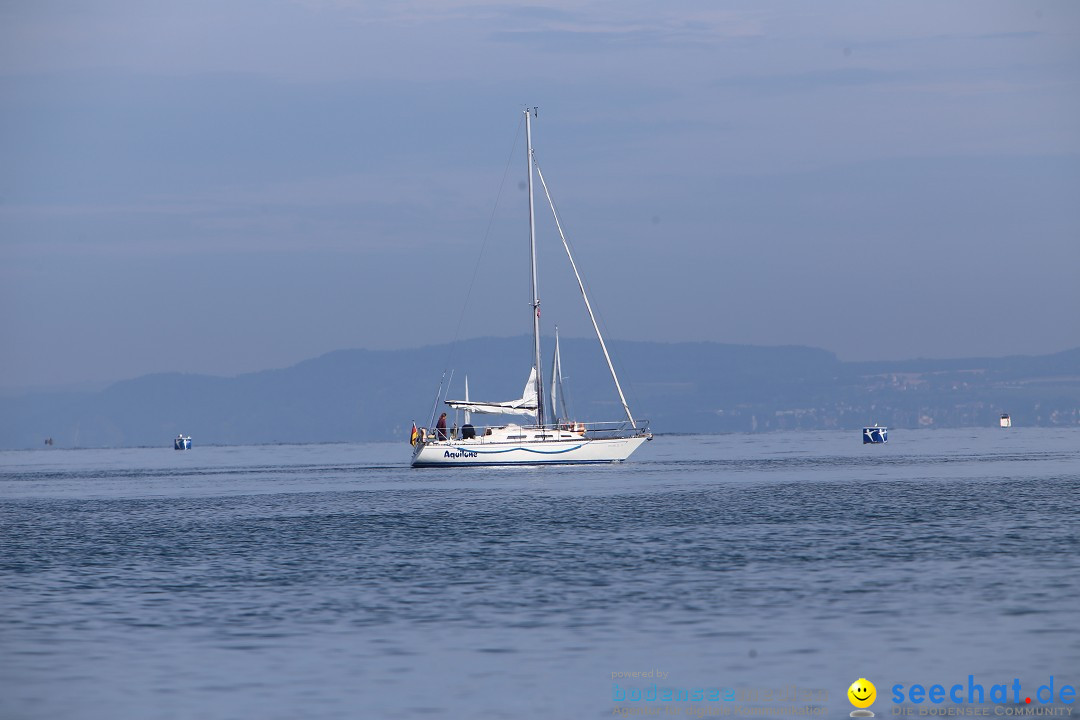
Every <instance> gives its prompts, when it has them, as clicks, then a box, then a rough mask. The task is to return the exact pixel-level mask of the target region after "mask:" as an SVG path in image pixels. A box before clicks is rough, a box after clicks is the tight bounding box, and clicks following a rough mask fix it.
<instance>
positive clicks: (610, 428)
mask: <svg viewBox="0 0 1080 720" xmlns="http://www.w3.org/2000/svg"><path fill="white" fill-rule="evenodd" d="M506 427H507V425H506V424H505V423H504V424H501V425H472V431H473V435H472V437H468V438H467V437H464V434H463V432H464V426H461V427H457V426H455V427H449V428H446V430H444V431H443V432H444V434H445V437H440V436H439V431H438V429H437V428H423V429H422V430H421V435H422V438H423V441H424V442H454V441H457V440H470V441H472V442H480V443H481V444H483V443H485V442H506V441H507V440H525V439H529V440H535V439H537V436H538V435H539V436H541V437H540V438H539V439H540V440H561V439H564V438H561V437H559V436H560V435H561V434H562V433H564V432H569V433H573V434H580V435H581V437H583V438H589V439H594V440H595V439H601V438H608V439H610V438H622V437H635V436H637V435H649V434H650V432H649V422H648V421H647V420H646V421H644V422H639V423H638V424H637V425H636V426H634V425H631V424H630V423H629V422H628V421H626V420H623V421H621V422H619V421H609V422H604V421H600V422H572V421H560V422H558V423H553V424H551V425H544V426H540V425H521V426H519V427H520V428H521V432H522V437H520V438H518V437H514V436H510V437H507V436H506V435H503V434H501V433H500V434H498V435H493V434H492V433H493V432H494V431H496V430H505V429H506ZM489 431H491V432H489Z"/></svg>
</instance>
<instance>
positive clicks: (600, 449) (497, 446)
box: [412, 435, 652, 467]
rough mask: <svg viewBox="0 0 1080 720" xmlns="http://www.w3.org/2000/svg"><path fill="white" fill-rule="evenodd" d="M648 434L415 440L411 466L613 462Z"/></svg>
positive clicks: (622, 457) (646, 437)
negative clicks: (513, 439)
mask: <svg viewBox="0 0 1080 720" xmlns="http://www.w3.org/2000/svg"><path fill="white" fill-rule="evenodd" d="M651 437H652V436H651V435H634V436H631V437H620V438H578V439H573V440H542V441H537V440H533V441H512V442H484V441H480V440H471V441H470V440H449V441H446V440H440V441H435V442H427V443H423V442H420V443H417V444H416V447H415V448H414V450H413V459H412V466H413V467H439V466H456V467H462V466H465V467H468V466H482V465H564V464H575V463H614V462H622V461H623V460H626V459H627V458H628V457H630V455H631V453H633V452H634V451H635V450H637V449H638V448H639V447H640V446H641V444H642V443H643V442H645V441H646V440H648V439H651Z"/></svg>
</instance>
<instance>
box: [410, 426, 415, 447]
mask: <svg viewBox="0 0 1080 720" xmlns="http://www.w3.org/2000/svg"><path fill="white" fill-rule="evenodd" d="M409 444H410V445H415V444H416V423H413V424H412V433H411V434H410V435H409Z"/></svg>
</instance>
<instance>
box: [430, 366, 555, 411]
mask: <svg viewBox="0 0 1080 720" xmlns="http://www.w3.org/2000/svg"><path fill="white" fill-rule="evenodd" d="M446 404H447V405H449V406H450V407H452V408H454V409H455V410H464V411H466V412H474V413H481V414H486V415H535V414H536V368H535V367H534V368H533V369H532V371H531V372H529V382H527V383H525V391H524V392H523V393H522V395H521V399H520V400H508V401H506V402H483V401H480V400H447V401H446Z"/></svg>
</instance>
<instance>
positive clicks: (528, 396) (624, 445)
mask: <svg viewBox="0 0 1080 720" xmlns="http://www.w3.org/2000/svg"><path fill="white" fill-rule="evenodd" d="M524 113H525V145H526V155H527V161H528V194H529V248H530V253H531V255H530V257H531V269H532V337H533V363H534V364H533V367H532V368H531V370H530V371H529V376H528V378H529V379H528V380H527V381H526V383H525V389H524V391H523V392H522V395H521V397H520V398H517V399H515V400H507V401H501V402H488V401H478V400H470V399H469V385H468V378H466V379H465V397H464V399H462V400H445V403H446V405H447V406H449V407H451V408H453V409H455V410H460V411H464V413H465V424H464V425H462V427H461V430H460V433H459V432H457V428H456V425H455V428H454V429H453V430H447V429H446V426H445V418H443V419H442V420H440V424H439V425H436V426H435V427H426V428H421V429H419V430H418V429H417V428H416V424H415V423H414V424H413V430H412V433H411V436H410V442H412V444H413V455H412V466H413V467H425V466H442V467H445V466H475V465H548V464H565V463H613V462H621V461H623V460H626V459H627V458H628V457H630V455H631V453H633V452H634V451H635V450H637V449H638V448H639V447H640V446H641V445H642V443H644V442H646V441H648V440H652V437H653V436H652V433H651V432H650V431H649V427H648V423H639V422H638V421H636V420H635V419H634V416H633V414H632V413H631V412H630V407H629V405H627V402H626V397H625V395H624V394H623V390H622V386H621V385H620V383H619V378H618V375H617V374H616V372H615V366H614V365H613V364H612V362H611V355H610V353H609V352H608V348H607V344H606V343H605V342H604V337H603V335H602V334H601V333H600V326H599V324H598V323H597V321H596V316H595V314H594V313H593V308H592V304H591V303H590V302H589V297H588V295H587V294H586V292H585V285H584V283H583V282H582V280H581V274H580V273H579V272H578V268H577V264H576V263H575V262H574V256H573V254H572V253H571V252H570V244H569V243H568V242H567V240H566V235H565V233H563V229H562V224H561V223H560V222H559V216H558V213H556V212H555V203H554V202H553V201H552V199H551V193H550V192H549V191H548V187H547V183H546V182H545V181H544V175H543V173H541V172H540V166H539V164H537V162H536V157H535V154H534V152H533V146H532V117H534V116H535V113H536V109H535V108H532V109H526V110H525V111H524ZM534 175H535V176H536V177H537V178H539V180H540V184H541V186H542V187H543V189H544V194H545V196H546V198H547V201H548V205H550V206H551V212H552V214H553V215H554V218H555V226H556V228H557V229H558V231H559V237H560V238H561V239H562V244H563V248H564V249H565V250H566V256H567V258H569V260H570V267H571V268H572V269H573V271H574V276H575V278H576V279H577V283H578V288H579V289H580V290H581V297H582V299H583V300H584V301H585V308H586V310H588V313H589V318H590V319H591V320H592V325H593V330H594V331H595V332H596V338H597V340H598V341H599V343H600V348H601V350H602V351H603V354H604V359H605V360H606V361H607V366H608V370H609V371H610V372H611V378H612V380H613V381H614V384H615V390H616V392H617V393H618V396H619V400H620V402H621V404H622V409H623V412H624V414H625V415H626V420H619V421H615V422H599V423H597V422H590V423H582V422H575V421H572V420H570V419H569V418H567V417H566V412H565V403H564V405H563V412H562V413H561V414H560V413H559V411H558V408H557V402H556V400H557V397H559V396H562V397H564V398H565V393H563V392H562V391H561V386H562V362H561V358H560V357H559V351H558V333H557V330H556V340H555V354H554V358H553V362H552V381H551V383H552V384H551V393H550V405H549V403H548V402H547V401H548V399H549V398H546V397H545V393H544V388H543V380H542V373H541V368H542V366H541V363H540V356H541V348H540V298H539V294H538V290H537V268H536V221H535V208H534V195H533V177H534ZM440 394H441V391H440ZM473 414H479V415H501V416H517V417H524V418H529V420H531V422H528V421H524V420H523V421H521V422H507V423H505V424H501V425H500V424H492V425H487V426H480V427H477V426H474V425H473V424H472V415H473ZM432 422H434V413H432Z"/></svg>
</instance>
